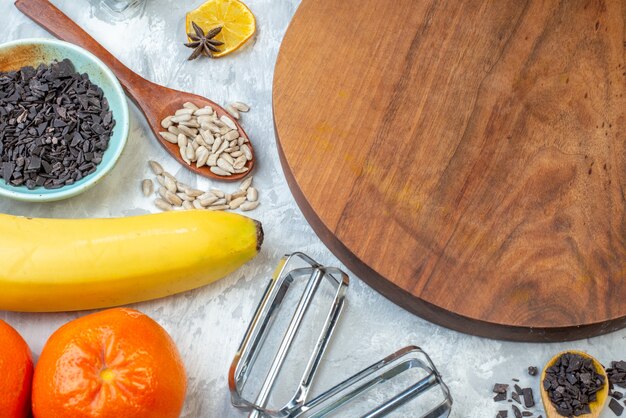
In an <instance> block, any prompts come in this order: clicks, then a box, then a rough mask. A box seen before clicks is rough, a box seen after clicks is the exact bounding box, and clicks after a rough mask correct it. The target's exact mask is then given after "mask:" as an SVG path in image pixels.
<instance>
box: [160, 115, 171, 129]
mask: <svg viewBox="0 0 626 418" xmlns="http://www.w3.org/2000/svg"><path fill="white" fill-rule="evenodd" d="M172 123H173V122H172V117H171V116H168V117H166V118H165V119H163V120H162V121H161V127H162V128H163V129H167V128H169V127H170V126H172Z"/></svg>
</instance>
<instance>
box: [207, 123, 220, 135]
mask: <svg viewBox="0 0 626 418" xmlns="http://www.w3.org/2000/svg"><path fill="white" fill-rule="evenodd" d="M208 129H209V131H211V132H212V133H214V134H219V133H220V128H219V126H217V125H215V124H214V123H209V124H208Z"/></svg>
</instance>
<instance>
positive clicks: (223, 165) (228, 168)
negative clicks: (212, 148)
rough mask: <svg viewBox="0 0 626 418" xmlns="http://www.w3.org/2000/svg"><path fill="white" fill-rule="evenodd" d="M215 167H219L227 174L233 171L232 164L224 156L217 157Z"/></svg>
mask: <svg viewBox="0 0 626 418" xmlns="http://www.w3.org/2000/svg"><path fill="white" fill-rule="evenodd" d="M225 155H228V154H225ZM217 167H219V168H221V169H222V170H224V171H225V172H227V173H229V174H230V173H233V172H234V171H235V169H234V168H233V165H232V164H231V163H229V162H228V161H226V160H225V159H224V158H218V159H217ZM216 174H217V173H216Z"/></svg>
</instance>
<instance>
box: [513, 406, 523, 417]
mask: <svg viewBox="0 0 626 418" xmlns="http://www.w3.org/2000/svg"><path fill="white" fill-rule="evenodd" d="M512 408H513V415H515V418H522V413H521V412H520V410H519V408H518V407H517V406H515V405H513V406H512Z"/></svg>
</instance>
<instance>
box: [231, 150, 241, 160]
mask: <svg viewBox="0 0 626 418" xmlns="http://www.w3.org/2000/svg"><path fill="white" fill-rule="evenodd" d="M242 155H243V151H241V150H237V151H233V152H231V153H230V156H231V157H233V158H237V157H241V156H242Z"/></svg>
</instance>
